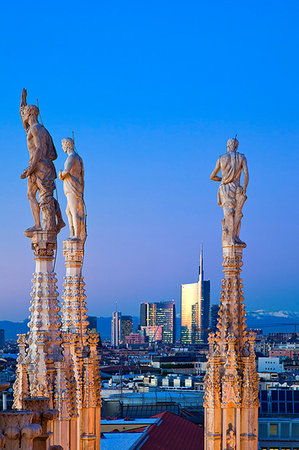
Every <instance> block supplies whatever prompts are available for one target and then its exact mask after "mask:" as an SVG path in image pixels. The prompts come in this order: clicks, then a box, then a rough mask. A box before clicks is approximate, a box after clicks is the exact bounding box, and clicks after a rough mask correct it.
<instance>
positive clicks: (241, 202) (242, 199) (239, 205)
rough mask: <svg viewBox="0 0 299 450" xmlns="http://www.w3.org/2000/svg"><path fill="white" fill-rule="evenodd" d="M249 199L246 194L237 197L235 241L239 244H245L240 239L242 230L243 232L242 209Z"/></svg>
mask: <svg viewBox="0 0 299 450" xmlns="http://www.w3.org/2000/svg"><path fill="white" fill-rule="evenodd" d="M246 199H247V196H246V195H245V194H239V193H238V194H237V196H236V204H237V205H236V212H235V240H236V242H237V243H243V242H242V241H241V240H240V238H239V235H240V230H241V219H242V217H243V214H242V208H243V206H244V203H245V201H246Z"/></svg>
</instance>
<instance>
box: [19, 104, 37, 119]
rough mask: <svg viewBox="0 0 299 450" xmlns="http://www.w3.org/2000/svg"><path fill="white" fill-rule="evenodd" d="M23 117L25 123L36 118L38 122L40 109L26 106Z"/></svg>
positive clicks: (23, 108)
mask: <svg viewBox="0 0 299 450" xmlns="http://www.w3.org/2000/svg"><path fill="white" fill-rule="evenodd" d="M21 115H22V119H23V121H24V122H27V121H28V120H29V118H30V117H34V118H35V119H36V120H37V118H38V115H39V109H38V107H37V106H35V105H26V106H23V107H22V108H21Z"/></svg>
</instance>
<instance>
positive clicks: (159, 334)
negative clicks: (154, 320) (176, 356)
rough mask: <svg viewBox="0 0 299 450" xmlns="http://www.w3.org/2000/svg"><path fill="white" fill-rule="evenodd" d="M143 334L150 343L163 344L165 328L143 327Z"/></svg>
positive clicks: (160, 326) (158, 326) (159, 326)
mask: <svg viewBox="0 0 299 450" xmlns="http://www.w3.org/2000/svg"><path fill="white" fill-rule="evenodd" d="M141 334H142V335H143V336H146V337H148V340H149V343H150V344H151V343H152V342H161V341H162V340H163V327H162V325H157V326H153V325H152V326H151V325H149V326H147V327H143V326H142V327H141Z"/></svg>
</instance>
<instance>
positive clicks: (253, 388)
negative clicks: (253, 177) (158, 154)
mask: <svg viewBox="0 0 299 450" xmlns="http://www.w3.org/2000/svg"><path fill="white" fill-rule="evenodd" d="M237 144H238V142H237V141H234V140H229V141H228V154H227V155H223V156H221V157H220V158H219V160H218V161H217V164H216V168H215V170H214V172H213V173H212V175H211V178H212V179H213V180H215V181H221V185H220V188H219V191H218V202H219V204H220V205H221V206H222V207H223V210H224V220H223V221H222V224H223V234H222V248H223V264H222V265H223V271H224V279H223V280H222V290H221V294H220V308H219V314H218V322H217V332H216V335H215V334H214V333H211V334H210V336H209V353H208V364H207V372H206V376H205V380H204V389H205V394H204V408H205V415H206V420H205V424H206V425H205V448H207V449H215V450H216V449H217V450H220V449H221V448H226V449H227V450H235V448H243V447H244V448H245V447H246V448H254V449H256V448H257V432H258V430H257V428H258V406H259V401H258V375H257V373H256V366H255V354H254V340H255V335H254V333H248V332H247V330H246V320H245V308H244V293H243V284H242V280H241V278H240V273H241V268H242V266H243V262H242V253H243V249H244V248H245V247H246V244H244V243H243V242H242V241H241V240H240V238H239V231H240V224H241V218H242V207H243V205H244V202H245V200H246V195H245V192H246V188H247V184H248V169H247V163H246V158H245V156H244V155H241V154H239V153H237V152H236V149H237ZM220 169H221V171H222V178H220V177H218V176H217V173H218V172H219V170H220ZM242 171H243V172H244V183H243V188H242V187H241V186H240V176H241V172H242ZM227 427H228V428H227ZM224 430H226V431H224Z"/></svg>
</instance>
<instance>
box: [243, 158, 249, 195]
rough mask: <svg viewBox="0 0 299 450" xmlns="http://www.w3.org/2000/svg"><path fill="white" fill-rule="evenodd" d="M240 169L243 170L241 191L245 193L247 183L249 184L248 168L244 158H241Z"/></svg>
mask: <svg viewBox="0 0 299 450" xmlns="http://www.w3.org/2000/svg"><path fill="white" fill-rule="evenodd" d="M242 168H243V173H244V180H243V191H244V193H245V192H246V190H247V186H248V183H249V172H248V166H247V159H246V157H245V156H244V158H243V164H242Z"/></svg>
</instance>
